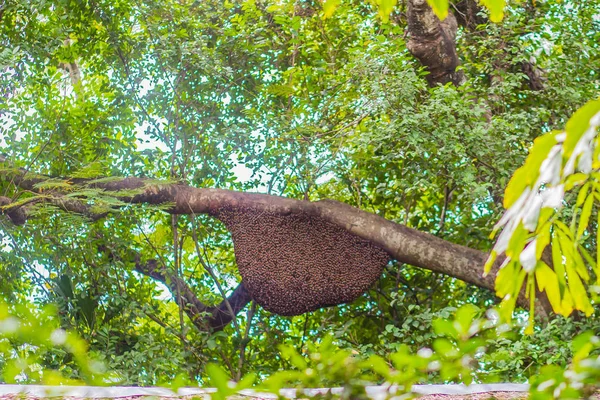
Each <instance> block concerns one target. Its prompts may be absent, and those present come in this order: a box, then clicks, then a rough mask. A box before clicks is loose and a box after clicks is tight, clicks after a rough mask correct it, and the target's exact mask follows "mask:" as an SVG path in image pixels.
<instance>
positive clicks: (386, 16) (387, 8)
mask: <svg viewBox="0 0 600 400" xmlns="http://www.w3.org/2000/svg"><path fill="white" fill-rule="evenodd" d="M397 1H398V0H375V3H376V4H377V9H378V14H379V17H380V18H381V20H382V21H383V22H388V21H389V20H390V14H391V13H392V11H394V7H395V6H396V3H397Z"/></svg>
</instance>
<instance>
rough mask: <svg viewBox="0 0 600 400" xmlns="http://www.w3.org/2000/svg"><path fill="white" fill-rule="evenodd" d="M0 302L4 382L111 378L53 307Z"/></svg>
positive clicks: (99, 381)
mask: <svg viewBox="0 0 600 400" xmlns="http://www.w3.org/2000/svg"><path fill="white" fill-rule="evenodd" d="M32 308H33V307H32V304H27V303H18V304H12V305H10V306H9V305H7V304H6V303H4V302H0V370H1V371H2V381H3V382H6V383H44V384H47V385H64V384H68V385H74V384H75V385H76V384H81V383H87V384H91V385H103V384H105V383H106V382H108V381H109V379H111V378H112V379H113V380H114V378H115V377H114V376H112V377H111V376H110V375H109V374H107V371H106V367H105V365H104V364H103V363H101V362H100V361H98V360H96V359H93V358H90V357H89V356H88V345H87V343H86V342H85V341H84V340H82V339H81V338H80V337H78V336H77V335H76V334H74V333H73V332H68V331H65V330H63V329H62V328H60V324H59V321H58V319H57V316H56V312H55V310H54V308H53V307H49V306H48V307H45V308H44V309H43V310H35V309H32Z"/></svg>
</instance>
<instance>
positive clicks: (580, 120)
mask: <svg viewBox="0 0 600 400" xmlns="http://www.w3.org/2000/svg"><path fill="white" fill-rule="evenodd" d="M599 112H600V100H592V101H589V102H587V103H586V104H585V105H584V106H583V107H581V108H580V109H578V110H577V111H575V114H573V116H572V117H571V118H570V119H569V121H568V122H567V124H566V126H565V131H566V133H567V138H566V139H565V143H564V155H563V157H564V159H565V160H568V159H569V157H570V156H571V154H573V150H574V149H575V145H576V144H577V143H578V142H579V139H581V137H582V136H583V134H584V133H585V131H587V130H588V128H589V127H590V119H591V118H592V117H593V116H594V115H596V114H597V113H599Z"/></svg>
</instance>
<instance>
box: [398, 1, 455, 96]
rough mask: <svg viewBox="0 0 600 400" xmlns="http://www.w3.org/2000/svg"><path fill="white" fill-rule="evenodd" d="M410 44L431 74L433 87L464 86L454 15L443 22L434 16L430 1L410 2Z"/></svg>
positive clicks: (414, 53)
mask: <svg viewBox="0 0 600 400" xmlns="http://www.w3.org/2000/svg"><path fill="white" fill-rule="evenodd" d="M407 18H408V31H407V33H408V42H407V43H406V46H407V47H408V50H409V51H410V52H411V53H412V55H414V56H415V57H416V58H417V59H418V60H419V61H420V62H421V64H423V66H424V67H425V68H427V70H428V71H429V75H428V76H427V81H428V82H429V84H430V85H431V86H435V85H437V84H438V83H440V84H442V85H444V84H446V83H448V82H452V83H453V84H454V85H456V86H459V85H461V84H462V83H463V82H464V80H465V77H464V74H463V72H462V71H457V70H456V67H458V65H459V59H458V55H457V54H456V30H457V28H458V25H457V22H456V18H455V17H454V15H453V14H452V13H449V14H448V17H446V19H444V20H443V21H440V20H439V18H438V17H437V16H436V15H435V14H434V13H433V10H432V9H431V7H429V4H427V1H426V0H408V4H407Z"/></svg>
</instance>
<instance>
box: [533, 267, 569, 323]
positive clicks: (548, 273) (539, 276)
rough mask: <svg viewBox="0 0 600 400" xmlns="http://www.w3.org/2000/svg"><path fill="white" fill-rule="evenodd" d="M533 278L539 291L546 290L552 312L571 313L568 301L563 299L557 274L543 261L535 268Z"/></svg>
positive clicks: (566, 314)
mask: <svg viewBox="0 0 600 400" xmlns="http://www.w3.org/2000/svg"><path fill="white" fill-rule="evenodd" d="M535 279H536V281H537V284H538V289H539V290H540V291H541V292H543V291H545V292H546V295H547V297H548V300H549V301H550V305H552V309H553V310H554V312H556V313H557V314H561V315H564V316H568V315H569V314H571V312H572V311H573V307H572V305H571V304H570V302H568V301H564V300H563V295H562V294H561V290H560V283H559V280H558V276H557V274H556V273H555V272H554V271H553V270H552V269H551V268H550V267H549V266H548V265H546V263H544V262H543V261H541V262H540V263H539V264H538V265H537V267H536V269H535ZM563 280H564V278H563Z"/></svg>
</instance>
